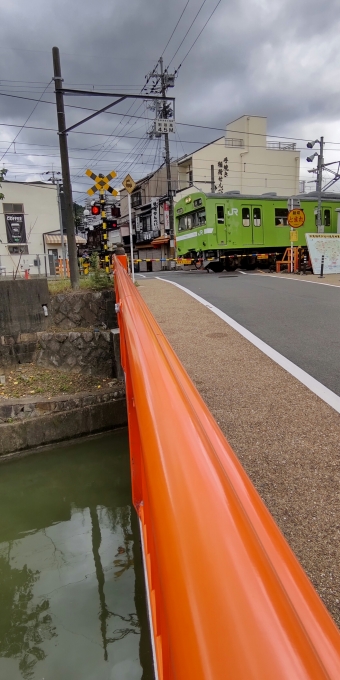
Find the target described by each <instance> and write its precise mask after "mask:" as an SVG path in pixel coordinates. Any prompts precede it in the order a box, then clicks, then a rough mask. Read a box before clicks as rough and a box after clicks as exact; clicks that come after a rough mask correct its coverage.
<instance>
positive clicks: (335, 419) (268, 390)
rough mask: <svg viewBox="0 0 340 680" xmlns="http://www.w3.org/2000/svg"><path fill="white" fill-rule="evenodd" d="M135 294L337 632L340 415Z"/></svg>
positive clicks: (238, 340) (209, 328) (213, 324)
mask: <svg viewBox="0 0 340 680" xmlns="http://www.w3.org/2000/svg"><path fill="white" fill-rule="evenodd" d="M203 276H204V275H203ZM207 276H208V275H207ZM212 278H214V280H216V278H215V276H214V277H212ZM247 278H248V277H247ZM174 279H175V277H174V276H173V277H172V280H174ZM175 280H176V281H179V279H178V278H177V277H176V279H175ZM202 280H203V279H202ZM248 280H249V281H251V280H252V279H250V278H249V279H248ZM186 282H188V283H187V284H186V283H185V284H184V285H188V287H191V286H192V285H193V284H190V279H189V276H187V277H186ZM224 283H227V284H228V285H230V286H231V285H232V284H233V282H232V281H230V282H229V281H228V282H227V281H224ZM181 284H182V285H183V282H182V281H181ZM286 285H292V286H293V285H295V284H289V283H287V284H286ZM300 285H301V286H302V285H304V284H302V283H301V284H300ZM306 287H307V285H306ZM308 287H309V286H308ZM310 288H311V289H314V288H317V289H319V288H321V286H320V287H319V286H312V285H311V286H310ZM299 289H300V290H301V288H300V287H299ZM139 291H140V293H141V295H142V296H143V298H144V300H145V301H146V303H147V305H148V306H149V309H150V310H151V312H152V313H153V315H154V316H155V318H156V320H157V322H158V323H159V325H160V327H161V328H162V330H163V332H164V333H165V335H166V337H167V338H168V340H169V341H170V343H171V345H172V347H173V349H174V350H175V352H176V353H177V355H178V357H179V359H180V360H181V362H182V363H183V365H184V367H185V369H186V370H187V372H188V374H189V376H190V377H191V379H192V380H193V382H194V384H195V385H196V387H197V389H198V390H199V392H200V394H201V395H202V397H203V399H204V401H205V402H206V404H207V405H208V407H209V409H210V410H211V412H212V414H213V415H214V417H215V418H216V420H217V422H218V424H219V426H220V428H221V430H222V431H223V433H224V434H225V436H226V437H227V439H228V441H229V443H230V444H231V446H232V447H233V449H234V451H235V452H236V454H237V456H238V458H239V460H240V461H241V463H242V465H243V467H244V468H245V470H246V472H247V473H248V475H249V477H250V478H251V480H252V482H253V483H254V485H255V487H256V488H257V490H258V492H259V493H260V495H261V497H262V499H263V500H264V502H265V503H266V505H267V507H268V508H269V510H270V512H271V513H272V515H273V517H274V519H275V520H276V522H277V524H278V525H279V527H280V529H281V531H282V532H283V534H284V535H285V537H286V539H287V541H288V542H289V544H290V546H291V548H292V549H293V550H294V552H295V554H296V555H297V557H298V559H299V561H300V563H301V564H302V566H303V567H304V569H305V571H306V573H307V574H308V576H309V578H310V579H311V581H312V583H313V585H314V587H315V588H316V590H317V592H318V593H319V595H320V597H321V598H322V600H323V601H324V603H325V604H326V606H327V608H328V610H329V611H330V613H331V614H332V616H333V618H334V620H335V622H336V623H337V624H338V626H340V573H339V568H338V565H339V561H340V560H339V558H340V547H339V546H340V542H339V538H340V519H339V518H340V494H339V488H340V485H339V482H340V424H339V414H338V413H337V412H335V411H334V410H333V409H332V408H331V407H330V406H329V405H328V404H326V403H325V402H324V401H322V400H321V399H320V398H319V397H318V396H316V395H315V394H313V393H312V392H311V391H310V390H309V389H308V388H307V387H305V385H303V384H301V382H299V381H298V380H296V379H295V378H294V377H293V376H292V375H290V374H289V373H287V372H286V371H285V370H284V369H283V368H281V367H280V366H278V365H277V364H276V363H274V362H273V361H272V360H271V359H270V358H269V357H267V356H265V355H264V354H263V353H262V352H261V351H260V350H259V349H257V348H256V347H254V346H253V345H252V344H251V343H250V342H248V341H247V340H246V339H245V338H244V337H242V336H240V334H239V333H238V332H236V331H235V330H234V329H233V328H231V326H229V325H228V324H227V323H225V321H223V320H222V319H220V318H218V317H217V316H216V315H215V314H213V313H212V312H211V311H210V310H209V309H207V308H206V307H204V306H203V305H201V304H200V303H199V302H197V301H196V300H194V299H193V298H192V297H190V296H189V295H188V294H187V293H185V292H184V291H182V290H180V289H178V288H176V287H175V286H173V285H171V284H169V283H166V282H165V281H162V280H155V279H151V280H150V279H149V280H148V279H142V280H141V279H140V280H139ZM336 292H337V291H336ZM198 293H200V294H201V295H203V293H202V291H198ZM297 294H298V293H297ZM318 294H319V293H318ZM320 294H321V293H320Z"/></svg>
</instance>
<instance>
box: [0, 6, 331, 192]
mask: <svg viewBox="0 0 340 680" xmlns="http://www.w3.org/2000/svg"><path fill="white" fill-rule="evenodd" d="M202 1H203V0H189V2H188V5H187V7H186V10H185V12H184V14H183V17H182V19H181V21H180V23H179V25H178V27H177V29H176V31H175V33H174V35H173V37H172V39H171V41H170V43H169V45H168V47H167V49H166V50H165V52H164V55H163V56H164V62H165V65H166V66H168V65H169V64H170V68H169V72H171V71H173V70H175V69H178V67H179V66H180V64H181V63H182V61H183V60H184V61H183V64H182V66H181V68H180V69H179V71H178V74H177V79H176V85H175V88H174V89H173V90H169V91H168V94H169V95H172V94H173V95H174V96H175V97H176V120H177V121H178V124H177V133H176V135H173V136H171V139H172V140H173V141H172V142H171V155H172V157H173V158H176V157H178V156H181V155H183V153H184V152H188V151H189V150H193V149H195V148H198V147H199V146H200V145H201V144H204V143H206V142H208V141H210V140H214V139H216V138H218V137H219V136H220V135H222V134H223V132H220V131H219V130H214V129H202V128H194V127H190V126H188V125H180V124H179V123H187V124H195V125H204V126H209V127H210V128H222V129H224V128H225V125H226V123H227V122H229V121H232V120H233V119H235V118H237V117H238V116H241V115H243V114H250V115H261V116H266V117H267V119H268V123H267V124H268V134H270V135H274V136H276V135H277V136H283V137H289V138H291V139H292V140H293V139H299V138H302V140H303V139H308V138H314V139H315V138H317V137H319V136H320V135H323V136H324V137H325V140H326V142H327V144H326V153H325V160H326V162H330V161H333V160H338V159H339V160H340V131H339V125H338V117H339V115H338V112H339V110H340V94H339V85H338V80H339V78H338V73H339V66H338V62H339V47H338V45H339V24H340V12H339V9H340V1H339V0H327V2H326V3H324V2H320V0H221V2H220V4H219V5H218V7H217V9H216V11H215V13H214V14H213V16H212V18H211V19H210V21H209V23H208V24H207V26H206V28H205V29H204V31H203V33H202V35H201V36H200V37H199V38H198V40H197V42H196V44H195V45H194V47H193V48H192V50H191V51H190V54H189V55H188V56H187V57H186V58H185V55H186V54H187V52H188V50H189V49H190V47H191V46H192V44H193V42H194V40H195V39H196V37H197V36H198V34H199V32H200V30H201V29H202V28H203V26H204V24H205V22H206V21H207V19H208V18H209V16H210V15H211V13H212V11H213V9H214V8H215V7H216V5H217V2H218V0H205V2H204V5H203V7H202V9H201V11H200V13H199V15H198V17H197V19H196V21H195V22H194V24H193V26H192V28H191V29H190V31H189V33H188V35H187V37H186V38H185V40H184V42H183V44H182V46H181V47H180V49H179V51H178V53H177V54H176V56H175V57H174V59H172V58H173V56H174V54H175V52H176V50H177V48H178V47H179V45H180V43H181V41H182V40H183V38H184V36H185V33H186V31H187V30H188V28H189V27H190V25H191V23H192V21H193V19H194V17H195V15H196V13H197V11H198V10H199V8H200V6H201V5H202ZM186 2H187V0H168V1H167V0H127V1H126V2H122V1H121V0H120V2H118V0H102V1H101V2H100V3H96V2H94V1H93V0H72V1H70V0H68V1H66V0H58V2H52V1H51V0H44V1H42V0H25V1H24V0H11V2H8V1H7V0H0V93H3V94H2V95H0V123H1V125H0V158H1V156H3V154H5V152H6V150H7V149H8V147H9V145H10V143H11V142H13V140H14V139H15V137H16V136H17V135H18V137H17V140H16V141H15V146H14V145H13V144H12V145H11V146H10V149H9V151H8V152H7V153H6V155H5V156H4V157H3V159H2V160H0V167H2V166H3V165H4V167H6V168H8V169H9V173H8V175H7V178H8V179H14V178H16V179H17V180H22V181H26V180H33V179H40V180H41V179H43V178H44V175H42V174H41V173H43V172H46V171H48V170H51V169H52V164H53V168H54V169H56V170H60V163H59V151H58V138H57V134H56V132H55V131H54V130H55V129H56V111H55V105H54V94H53V85H52V84H50V85H49V86H48V83H49V82H50V81H51V78H52V76H53V72H52V57H51V49H52V47H53V45H56V46H58V47H59V48H60V53H61V65H62V72H63V77H64V81H65V83H64V84H65V86H72V87H73V86H75V87H78V88H79V87H80V86H82V87H85V86H86V88H87V89H88V88H89V87H91V88H95V89H97V90H98V89H100V88H105V90H112V92H115V91H116V92H127V93H139V92H140V91H141V88H142V87H143V85H144V83H145V75H146V74H147V73H148V72H150V70H152V68H153V67H154V66H155V64H156V63H157V60H158V58H159V57H160V55H161V54H162V52H163V51H164V48H165V46H166V44H167V42H168V39H169V38H170V35H171V33H172V31H173V29H174V28H175V25H176V23H177V21H178V19H179V17H180V15H181V12H182V10H183V9H184V7H185V5H186ZM47 86H48V87H47ZM46 87H47V90H46V92H45V93H44V90H45V88H46ZM4 94H7V95H12V96H10V97H9V96H4ZM17 97H27V98H31V99H39V98H40V97H41V99H43V100H44V101H46V102H48V101H49V102H53V104H46V103H39V104H38V105H36V103H35V102H34V101H29V100H25V99H20V98H17ZM66 103H67V104H69V105H72V106H83V107H88V108H100V107H102V106H105V104H107V103H108V100H107V99H99V98H97V97H96V98H94V97H93V98H88V97H86V98H84V97H82V98H80V97H77V98H75V97H72V98H70V97H68V98H67V100H66ZM35 106H36V109H35V110H34V111H33V109H34V107H35ZM32 111H33V113H32ZM113 111H115V113H113V112H112V113H111V114H102V115H100V116H99V117H97V118H95V119H94V121H91V122H89V123H87V124H85V125H84V126H82V127H80V128H79V130H78V133H77V134H75V133H70V135H69V138H68V139H69V148H70V163H71V173H72V181H73V189H74V198H75V200H78V201H79V202H82V201H83V199H84V197H85V193H84V192H85V191H86V189H87V188H88V186H89V180H88V178H87V177H85V175H84V172H85V170H86V168H87V167H90V168H91V169H92V170H94V171H95V172H97V173H99V172H104V173H107V172H109V171H110V170H112V169H116V170H117V172H118V179H117V184H118V183H119V180H120V179H122V178H123V177H124V176H125V174H126V173H127V172H130V174H131V175H132V176H133V177H135V178H136V179H137V178H139V177H142V176H143V175H145V174H147V173H148V172H150V171H151V170H152V169H155V168H156V167H157V166H158V165H159V164H160V163H161V162H162V160H163V158H162V149H161V145H160V142H157V141H156V140H148V137H147V134H146V133H147V130H148V129H149V128H150V122H149V121H148V120H146V118H148V117H149V118H150V119H151V118H152V116H153V112H152V111H150V110H148V109H147V108H146V105H145V104H144V103H143V102H142V101H140V100H139V101H137V100H127V102H124V103H122V104H120V105H119V107H117V109H115V110H113ZM88 113H89V112H87V111H85V112H84V111H81V110H77V109H74V108H67V109H66V115H67V123H68V125H71V124H72V123H75V122H76V121H77V120H80V119H81V118H82V117H85V116H86V115H88ZM118 113H120V115H117V114H118ZM30 114H32V115H31V117H30V119H29V121H28V122H27V124H26V127H25V128H24V129H23V130H22V131H20V126H22V125H23V124H24V123H25V121H26V120H27V118H28V117H29V116H30ZM122 114H125V116H123V115H122ZM126 114H129V115H126ZM130 116H136V117H130ZM139 116H141V117H139ZM10 124H12V125H13V126H14V125H16V126H19V127H10ZM32 127H34V128H52V130H50V131H49V130H36V129H31V128H32ZM85 132H86V133H96V134H84V133H85ZM18 133H19V134H18ZM109 135H111V136H109ZM112 135H116V136H112ZM302 140H301V141H298V142H297V145H298V147H299V148H301V154H302V159H303V158H305V156H306V150H305V142H304V141H302ZM308 167H309V168H310V166H308ZM301 177H302V178H303V179H306V180H307V181H308V180H311V179H312V177H313V176H312V175H310V174H308V173H307V164H306V163H305V162H304V161H303V160H302V163H301ZM310 186H311V187H312V188H314V185H310ZM335 189H336V190H337V191H340V183H339V186H337V185H335V186H334V190H335Z"/></svg>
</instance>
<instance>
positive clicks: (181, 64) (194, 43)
mask: <svg viewBox="0 0 340 680" xmlns="http://www.w3.org/2000/svg"><path fill="white" fill-rule="evenodd" d="M221 2H222V0H218V3H217V5H216V7H215V9H213V11H212V12H211V14H210V16H209V17H208V19H207V21H206V22H205V24H204V26H203V28H202V29H201V30H200V32H199V34H198V36H197V38H196V39H195V40H194V42H193V43H192V45H191V47H190V49H189V50H188V51H187V53H186V55H185V56H184V57H183V59H182V61H181V63H180V65H179V66H178V67H177V69H176V73H178V71H179V69H180V68H181V66H183V64H184V62H185V60H186V58H187V56H188V55H189V54H190V52H191V50H192V48H193V47H194V45H196V43H197V40H198V38H199V37H200V35H202V33H203V31H204V29H205V27H206V26H207V24H208V23H209V21H210V19H211V17H212V16H213V15H214V14H215V12H216V10H217V8H218V6H219V5H220V3H221Z"/></svg>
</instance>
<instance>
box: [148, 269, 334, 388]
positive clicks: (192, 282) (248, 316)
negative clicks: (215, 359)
mask: <svg viewBox="0 0 340 680" xmlns="http://www.w3.org/2000/svg"><path fill="white" fill-rule="evenodd" d="M146 276H147V278H149V277H152V278H153V277H154V276H155V274H153V275H152V274H149V275H146ZM158 276H161V277H162V278H163V277H164V278H168V279H171V280H173V281H176V282H177V283H179V284H181V285H182V286H185V287H186V288H189V290H192V291H193V292H194V293H197V295H200V296H201V297H203V298H204V299H205V300H208V301H209V302H210V303H212V304H213V305H215V307H218V309H220V310H221V311H223V312H225V313H226V314H228V315H229V316H231V317H232V318H233V319H234V320H235V321H237V322H238V323H240V324H242V326H244V327H245V328H247V329H248V330H249V331H251V332H252V333H254V335H256V336H257V337H259V338H261V340H263V341H264V342H266V343H267V344H268V345H270V346H271V347H273V348H274V349H276V350H277V351H278V352H280V353H281V354H282V355H283V356H285V357H287V358H288V359H290V361H293V362H294V363H295V364H296V365H297V366H299V367H300V368H302V369H303V370H304V371H306V372H307V373H309V374H310V375H311V376H313V378H316V380H319V382H321V383H322V384H323V385H325V386H326V387H328V388H329V389H330V390H333V392H335V393H336V394H338V395H339V396H340V287H339V288H336V287H334V288H333V287H329V286H325V285H318V284H314V283H307V282H303V281H301V280H300V279H297V280H287V281H285V280H284V278H275V277H270V276H268V277H267V276H265V275H264V276H262V275H257V274H242V273H240V272H236V273H233V274H227V275H226V273H224V274H212V273H210V274H207V273H205V272H204V273H201V272H193V273H191V272H188V273H179V272H174V273H170V272H162V273H161V274H159V275H158ZM136 278H137V280H138V278H139V276H138V275H137V277H136ZM197 332H198V333H199V327H198V328H197ZM227 360H228V348H227V347H226V361H227Z"/></svg>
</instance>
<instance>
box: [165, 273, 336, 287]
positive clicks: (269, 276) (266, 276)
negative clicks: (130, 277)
mask: <svg viewBox="0 0 340 680" xmlns="http://www.w3.org/2000/svg"><path fill="white" fill-rule="evenodd" d="M237 271H238V272H239V274H243V276H263V277H264V278H266V279H268V278H270V279H283V280H284V281H294V282H295V283H314V284H316V285H317V286H328V287H329V288H340V286H337V285H336V284H335V283H321V281H308V280H307V279H301V278H300V279H298V278H296V279H293V278H291V279H289V278H288V277H287V276H276V275H275V274H262V273H261V272H257V273H256V274H250V273H249V272H242V271H241V270H240V269H238V270H237ZM157 278H158V277H157Z"/></svg>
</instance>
